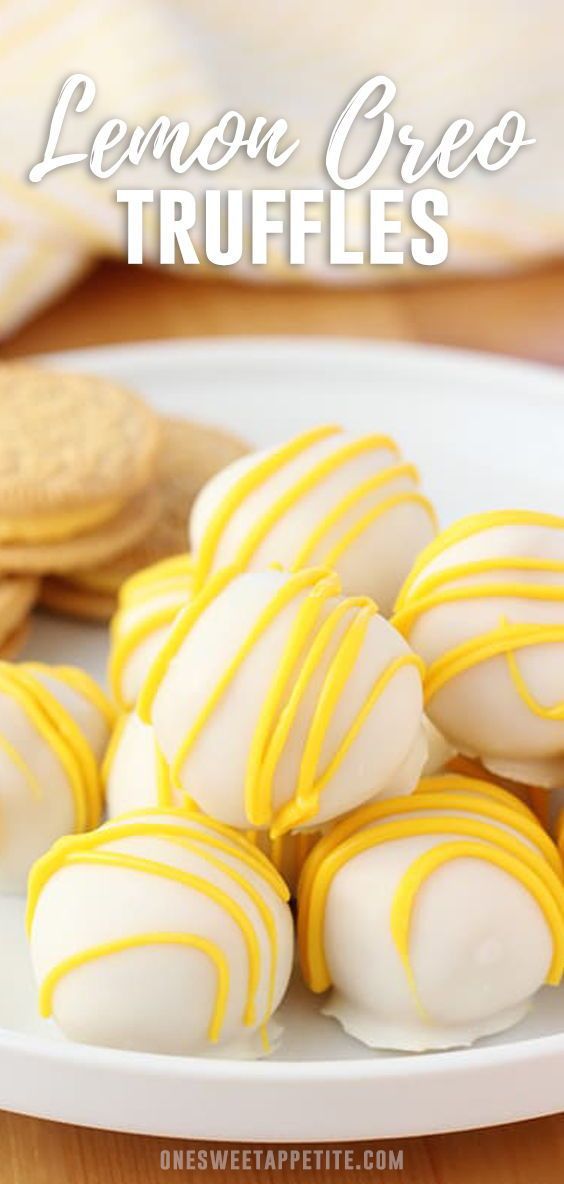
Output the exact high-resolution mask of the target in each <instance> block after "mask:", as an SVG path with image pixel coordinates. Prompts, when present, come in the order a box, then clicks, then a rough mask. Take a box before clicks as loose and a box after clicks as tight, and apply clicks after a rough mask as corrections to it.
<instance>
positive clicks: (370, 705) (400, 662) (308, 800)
mask: <svg viewBox="0 0 564 1184" xmlns="http://www.w3.org/2000/svg"><path fill="white" fill-rule="evenodd" d="M409 667H413V668H414V669H415V670H417V671H418V672H419V674H420V675H421V676H422V675H423V672H424V669H425V667H424V663H423V662H422V660H421V658H419V657H418V655H417V654H402V655H401V656H400V657H398V658H395V659H394V661H393V662H391V663H390V665H389V666H388V667H387V669H386V670H385V671H384V672H383V673H382V674H380V676H379V677H378V678H377V680H376V682H375V683H374V686H373V688H372V690H371V692H370V694H369V695H368V697H367V699H366V700H365V702H364V704H363V706H362V708H361V710H360V711H359V713H358V715H357V717H356V719H355V720H354V723H353V724H352V726H351V727H350V728H349V731H348V732H347V734H346V736H345V738H344V740H343V741H342V743H341V745H340V747H339V749H338V750H337V752H336V753H335V755H334V756H333V757H332V759H331V761H330V762H329V765H328V766H327V768H326V769H325V771H324V773H323V774H322V775H321V777H320V778H319V780H318V781H317V783H316V784H315V785H314V786H312V787H311V789H310V790H309V791H308V792H307V793H306V794H305V800H304V798H302V800H301V802H300V801H299V800H298V799H299V793H300V787H299V788H298V792H297V793H296V798H295V799H294V800H293V801H292V802H289V803H288V805H287V806H286V807H284V808H283V811H284V812H285V811H287V813H286V815H285V817H284V818H279V819H278V820H277V822H276V826H275V828H273V830H272V831H271V833H272V834H273V835H275V834H276V833H280V828H281V827H283V828H284V829H291V827H292V825H294V822H293V819H294V818H295V817H296V814H299V817H300V820H303V821H307V820H308V819H309V818H311V817H312V809H311V806H312V798H315V800H316V801H317V798H318V796H319V794H320V793H321V792H322V791H323V789H324V788H325V786H326V784H327V783H328V781H330V779H331V778H332V777H333V776H334V774H335V772H336V771H337V769H338V767H339V765H340V764H341V763H342V761H343V760H344V758H345V756H346V754H347V752H348V751H349V749H350V748H351V746H352V744H353V743H354V741H355V740H356V738H357V736H358V735H359V733H360V731H361V730H362V728H363V727H364V724H365V723H366V720H367V719H368V718H369V716H370V713H371V712H372V711H373V709H374V707H375V705H376V703H377V702H378V700H379V699H380V698H381V697H382V695H383V694H384V692H385V691H386V690H387V688H388V686H389V684H390V683H391V682H392V679H394V678H395V677H396V675H397V674H399V672H400V671H401V670H405V669H407V668H409ZM295 803H296V805H297V806H298V810H295V809H294V805H295Z"/></svg>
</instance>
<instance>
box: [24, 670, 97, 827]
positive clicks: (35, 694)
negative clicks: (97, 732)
mask: <svg viewBox="0 0 564 1184" xmlns="http://www.w3.org/2000/svg"><path fill="white" fill-rule="evenodd" d="M14 677H15V678H17V679H18V681H19V683H20V686H22V687H24V688H25V689H26V690H27V692H28V694H29V695H30V696H31V697H32V698H33V699H34V700H35V702H36V704H37V707H38V710H40V711H43V712H44V713H45V715H46V716H47V717H48V718H49V720H50V721H51V723H52V724H53V727H54V729H55V730H56V732H57V734H58V735H59V736H60V737H61V739H62V741H63V742H64V746H65V755H64V760H63V763H64V766H65V769H66V770H67V773H68V775H69V777H70V778H71V779H72V784H73V786H74V791H75V798H76V801H77V804H78V805H79V810H80V818H77V826H76V829H77V830H84V829H86V828H87V827H92V826H96V824H97V823H98V822H99V821H100V812H101V808H102V789H101V783H100V777H99V772H98V766H97V763H96V758H95V756H94V753H93V751H92V749H91V747H90V744H89V742H88V740H87V739H86V736H85V735H84V732H83V731H82V730H81V728H79V726H78V724H77V723H76V722H75V720H74V719H73V717H72V715H70V713H69V712H68V711H67V710H66V709H65V708H64V707H63V706H62V705H61V704H60V703H59V700H58V699H57V698H56V697H55V695H54V694H53V693H52V692H51V691H50V690H49V689H48V688H47V687H46V686H45V684H44V683H43V682H40V681H37V680H36V679H35V678H34V677H33V675H32V674H30V673H29V672H28V669H27V667H26V665H21V666H18V667H17V668H16V670H15V671H14ZM62 753H63V749H62V748H61V759H63V756H62Z"/></svg>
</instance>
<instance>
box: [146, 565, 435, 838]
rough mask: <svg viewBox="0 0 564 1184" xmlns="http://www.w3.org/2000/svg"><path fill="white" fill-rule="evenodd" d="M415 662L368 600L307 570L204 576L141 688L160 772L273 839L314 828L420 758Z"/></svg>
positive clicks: (218, 813) (388, 785)
mask: <svg viewBox="0 0 564 1184" xmlns="http://www.w3.org/2000/svg"><path fill="white" fill-rule="evenodd" d="M421 678H422V663H421V659H419V658H418V657H416V655H415V654H414V653H413V652H412V651H411V650H410V649H409V647H408V646H407V645H406V643H405V642H404V640H403V638H402V637H401V636H400V634H399V633H397V632H396V630H394V629H393V628H392V626H391V625H390V624H389V623H388V622H387V621H386V620H384V618H383V617H381V616H380V615H379V614H378V612H377V608H376V605H375V604H374V603H373V602H372V601H371V600H369V599H368V598H366V597H349V598H344V597H342V596H341V595H340V585H339V581H338V578H337V576H336V575H335V573H329V572H326V571H324V570H322V569H308V570H305V571H300V572H297V573H295V574H294V575H289V574H288V573H285V572H280V571H274V570H273V571H265V572H253V573H245V574H243V575H238V574H237V573H236V572H235V573H234V572H232V571H228V570H224V571H223V572H221V573H218V575H217V576H216V577H214V578H212V579H211V580H210V581H209V582H208V584H207V585H206V587H205V588H204V590H203V591H202V592H201V593H200V594H199V595H198V596H197V597H196V598H195V600H194V601H193V602H192V604H191V605H190V606H189V607H188V608H187V609H185V610H184V611H183V612H182V613H181V614H180V615H179V617H178V618H177V620H176V622H175V624H174V625H173V627H172V629H171V632H170V633H169V636H168V638H167V640H166V641H165V644H164V646H163V648H162V650H161V652H160V654H159V655H158V657H157V658H156V660H155V663H154V666H153V667H152V669H151V671H150V673H149V675H148V678H147V681H146V683H145V685H144V687H143V690H142V692H141V695H140V698H139V704H138V710H139V714H140V716H141V718H142V719H143V720H144V722H152V723H153V725H154V728H155V734H156V738H157V742H158V744H159V747H160V749H161V750H162V752H163V754H164V757H165V759H166V761H167V764H168V765H169V767H170V770H171V776H172V781H173V784H174V785H175V786H180V787H181V788H182V789H184V790H185V792H187V793H189V794H190V796H191V797H192V798H193V799H194V800H195V802H196V803H197V805H198V806H199V807H200V808H201V809H202V810H203V811H204V813H206V814H211V815H212V816H213V817H216V818H219V819H221V821H223V822H227V823H229V824H230V825H231V826H236V827H238V828H241V829H246V828H257V829H265V830H269V831H270V834H271V836H272V837H274V838H275V837H277V836H278V835H281V834H285V833H287V832H289V831H292V830H299V829H303V828H304V827H311V826H314V827H317V826H319V825H320V824H322V823H324V822H326V821H328V820H329V819H331V818H334V817H336V816H337V815H339V814H341V813H343V812H344V811H345V810H349V809H352V808H353V807H354V806H356V805H358V804H360V803H361V802H363V801H366V800H367V799H368V798H370V797H372V796H373V795H375V794H378V793H382V792H384V791H387V790H390V789H392V788H393V785H394V778H395V776H396V774H399V772H400V770H401V771H402V774H403V775H404V776H405V768H406V766H409V767H410V776H409V783H408V784H406V785H405V792H408V791H409V789H411V788H412V787H413V784H415V782H416V781H417V779H418V776H419V772H420V769H421V767H422V765H423V763H424V760H425V754H426V743H425V738H424V733H423V725H422V683H421Z"/></svg>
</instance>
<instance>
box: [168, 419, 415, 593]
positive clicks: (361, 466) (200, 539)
mask: <svg viewBox="0 0 564 1184" xmlns="http://www.w3.org/2000/svg"><path fill="white" fill-rule="evenodd" d="M189 533H190V544H191V549H192V551H193V552H194V556H195V559H196V583H197V587H198V588H200V587H201V586H202V585H203V584H204V583H205V581H206V579H207V578H208V577H209V576H210V575H212V574H213V573H214V572H215V571H217V570H219V569H220V568H221V567H224V566H230V565H234V566H236V567H239V568H240V569H243V570H253V571H254V570H260V569H262V568H265V567H268V566H269V565H270V564H272V563H279V564H281V565H282V566H283V567H284V568H287V569H289V570H297V569H299V568H303V567H308V566H311V567H313V566H315V565H317V564H319V565H321V566H324V567H329V568H333V569H335V570H336V571H337V573H338V575H339V577H340V579H341V583H342V587H343V589H344V591H345V593H347V594H348V595H356V594H361V595H364V594H366V595H369V596H372V597H373V598H374V599H375V600H376V601H377V602H378V604H379V605H380V608H381V610H382V612H383V613H384V614H385V615H388V614H389V612H390V611H391V609H392V607H393V603H394V600H395V597H396V595H397V592H398V591H399V588H400V586H401V584H402V582H403V580H404V579H405V577H406V576H407V574H408V572H409V570H410V568H411V565H412V563H413V561H414V559H415V557H416V555H417V554H418V552H419V551H420V550H421V549H422V548H423V547H424V546H425V545H426V544H427V543H428V542H429V541H430V539H432V538H433V536H434V535H435V533H436V522H435V516H434V511H433V507H432V505H431V503H430V502H429V500H428V499H427V498H426V497H425V496H424V495H423V494H422V493H421V491H420V488H419V477H418V473H417V470H416V469H415V467H414V466H413V465H411V464H407V463H405V462H404V461H403V459H402V457H401V455H400V452H399V449H398V446H397V445H396V443H395V442H394V441H393V440H391V439H390V438H389V437H387V436H381V435H369V436H359V435H353V434H352V433H350V432H344V431H343V430H342V429H341V428H339V427H319V428H315V429H313V430H312V431H309V432H305V433H303V434H302V435H300V436H297V437H296V438H295V439H293V440H290V441H289V443H287V444H284V445H282V446H281V447H278V448H272V449H269V450H267V451H264V452H257V453H254V454H253V455H251V456H249V457H243V458H242V459H240V460H238V461H235V462H234V463H233V464H232V465H229V467H228V468H226V469H224V470H223V471H222V472H221V473H219V474H218V475H217V476H215V477H213V478H212V480H211V481H210V482H208V484H207V485H206V486H204V488H203V490H202V491H201V493H200V494H199V496H198V498H197V499H196V502H195V504H194V507H193V510H192V514H191V517H190V531H189Z"/></svg>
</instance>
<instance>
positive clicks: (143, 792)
mask: <svg viewBox="0 0 564 1184" xmlns="http://www.w3.org/2000/svg"><path fill="white" fill-rule="evenodd" d="M103 777H104V788H105V794H106V807H107V815H108V818H116V817H117V816H118V815H120V814H127V813H129V812H130V811H132V810H142V809H144V808H145V807H146V806H158V805H159V804H162V803H160V802H159V771H158V752H157V746H156V741H155V734H154V731H153V728H152V727H151V725H150V724H144V723H142V722H141V720H140V719H139V716H138V715H137V714H136V712H135V711H130V712H128V713H127V714H126V715H123V716H122V717H121V719H120V720H119V721H118V723H117V724H116V729H115V733H114V736H113V737H112V741H111V744H110V747H109V749H108V753H107V756H106V760H105V762H104V767H103ZM181 797H182V795H180V794H179V795H178V796H177V797H176V798H175V799H174V800H173V802H172V803H171V804H173V805H175V806H180V805H181V804H182V802H181Z"/></svg>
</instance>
